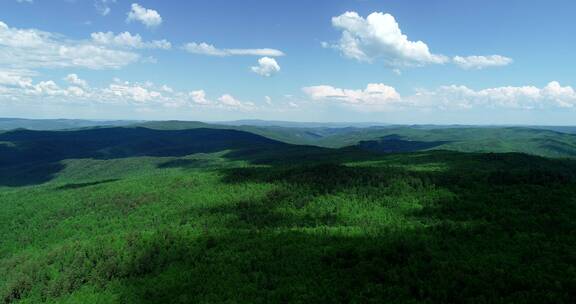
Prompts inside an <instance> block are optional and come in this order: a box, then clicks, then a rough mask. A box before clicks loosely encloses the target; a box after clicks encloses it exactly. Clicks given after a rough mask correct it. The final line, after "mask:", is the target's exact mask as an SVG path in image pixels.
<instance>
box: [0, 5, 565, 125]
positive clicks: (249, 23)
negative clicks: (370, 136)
mask: <svg viewBox="0 0 576 304" xmlns="http://www.w3.org/2000/svg"><path fill="white" fill-rule="evenodd" d="M575 9H576V3H575V2H574V1H559V0H552V1H513V0H510V1H495V0H486V1H455V0H454V1H452V0H444V1H435V0H427V1H422V0H421V1H416V0H402V1H400V0H398V1H393V0H388V1H377V0H348V1H344V0H342V1H335V0H332V1H323V0H317V1H304V0H302V1H255V0H253V1H232V0H229V1H223V0H210V1H160V0H139V1H125V0H2V2H0V22H1V23H0V117H33V118H62V117H63V118H91V119H158V120H161V119H185V120H203V121H218V120H234V119H255V118H256V119H268V120H294V121H377V122H390V123H409V124H411V123H443V124H445V123H464V124H564V125H571V124H574V123H575V122H576V120H575V119H574V118H575V117H576V116H575V114H576V111H575V109H574V108H576V93H575V91H574V89H573V86H574V85H576V83H574V79H573V76H572V75H573V70H574V68H573V67H574V66H576V59H575V58H574V56H573V54H574V52H575V51H576V45H575V42H574V39H573V37H576V26H575V25H576V21H574V20H573V16H572V15H573V12H574V11H575Z"/></svg>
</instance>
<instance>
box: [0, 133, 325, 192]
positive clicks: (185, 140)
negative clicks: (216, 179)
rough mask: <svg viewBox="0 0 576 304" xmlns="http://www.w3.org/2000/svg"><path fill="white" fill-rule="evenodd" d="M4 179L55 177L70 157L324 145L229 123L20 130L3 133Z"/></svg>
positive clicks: (256, 155) (267, 154) (298, 150)
mask: <svg viewBox="0 0 576 304" xmlns="http://www.w3.org/2000/svg"><path fill="white" fill-rule="evenodd" d="M0 143H2V144H0V184H2V185H24V184H37V183H40V182H44V181H47V180H50V178H51V177H52V176H53V174H54V173H56V172H58V171H60V170H61V169H62V165H61V164H60V161H62V160H65V159H86V158H91V159H115V158H127V157H138V156H153V157H170V156H185V155H189V154H194V153H213V152H219V151H229V153H228V155H227V156H228V157H229V158H233V159H242V160H248V161H265V160H266V159H269V160H273V159H277V158H279V157H280V158H281V156H282V155H284V154H285V155H287V156H289V155H292V157H296V158H298V157H299V155H302V154H306V155H308V154H310V153H311V154H314V153H315V152H318V151H320V150H323V149H321V148H316V147H300V146H291V145H288V144H285V143H282V142H278V141H274V140H271V139H268V138H265V137H262V136H259V135H255V134H251V133H248V132H243V131H237V130H226V129H206V128H197V129H185V130H153V129H147V128H140V127H137V128H98V129H87V130H76V131H30V130H15V131H10V132H6V133H3V134H0Z"/></svg>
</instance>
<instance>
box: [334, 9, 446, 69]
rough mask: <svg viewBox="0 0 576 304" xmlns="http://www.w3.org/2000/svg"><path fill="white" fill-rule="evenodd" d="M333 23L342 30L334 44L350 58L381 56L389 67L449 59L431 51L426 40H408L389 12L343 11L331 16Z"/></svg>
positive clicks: (363, 59) (360, 59)
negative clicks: (340, 13) (361, 12)
mask: <svg viewBox="0 0 576 304" xmlns="http://www.w3.org/2000/svg"><path fill="white" fill-rule="evenodd" d="M332 25H333V26H334V27H335V28H337V29H339V30H341V31H342V35H341V37H340V41H339V42H338V43H337V44H336V45H335V47H336V48H337V49H339V50H340V51H341V52H342V54H344V56H346V57H349V58H353V59H356V60H359V61H367V62H371V61H373V60H375V59H382V60H384V62H385V63H386V64H388V65H389V66H392V67H405V66H421V65H425V64H431V63H445V62H447V61H448V58H447V57H446V56H443V55H437V54H433V53H431V52H430V49H429V48H428V45H426V43H424V42H422V41H410V40H409V39H408V37H407V36H406V35H405V34H403V33H402V31H401V30H400V26H399V25H398V22H396V19H395V18H394V16H392V15H390V14H384V13H378V12H374V13H372V14H370V15H368V17H366V18H364V17H362V16H360V15H358V13H356V12H346V13H344V14H342V15H340V16H337V17H333V18H332Z"/></svg>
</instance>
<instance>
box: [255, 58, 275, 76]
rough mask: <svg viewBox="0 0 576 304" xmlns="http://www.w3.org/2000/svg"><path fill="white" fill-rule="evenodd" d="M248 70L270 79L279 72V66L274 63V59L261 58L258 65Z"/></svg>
mask: <svg viewBox="0 0 576 304" xmlns="http://www.w3.org/2000/svg"><path fill="white" fill-rule="evenodd" d="M250 69H251V70H252V72H254V73H256V74H258V75H260V76H264V77H270V76H272V75H274V74H276V73H278V72H280V65H278V62H276V60H275V59H274V58H270V57H262V58H260V59H258V65H257V66H253V67H251V68H250Z"/></svg>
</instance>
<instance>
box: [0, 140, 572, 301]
mask: <svg viewBox="0 0 576 304" xmlns="http://www.w3.org/2000/svg"><path fill="white" fill-rule="evenodd" d="M58 164H59V165H60V166H62V168H61V169H60V170H59V171H57V173H55V174H54V175H53V176H51V178H50V179H47V180H45V181H42V182H38V183H36V185H31V186H23V185H18V186H15V185H11V186H10V185H9V187H8V186H5V187H3V188H0V205H1V206H2V208H1V209H0V223H2V224H1V225H0V235H1V236H2V237H1V238H0V274H2V275H0V300H1V301H3V302H4V303H39V302H46V303H219V302H226V303H270V302H281V303H288V302H289V303H317V302H320V303H439V302H440V303H442V302H443V303H574V302H575V301H576V254H575V252H576V199H575V198H576V176H575V174H576V164H575V163H574V162H573V161H569V160H555V159H545V158H540V157H534V156H528V155H524V154H491V153H489V154H467V153H457V152H442V151H436V152H419V153H406V154H388V155H373V154H365V153H362V152H359V151H357V150H354V149H348V150H340V151H328V152H327V151H324V150H316V149H314V150H307V148H305V147H291V148H290V147H285V148H283V149H279V150H278V151H276V152H274V151H272V150H268V151H265V153H256V152H254V151H252V150H250V149H248V150H246V149H244V150H237V151H228V152H220V153H209V154H193V155H190V156H186V157H180V156H179V155H175V156H161V157H159V156H154V155H152V156H150V155H148V156H138V157H126V158H121V157H118V158H113V159H76V160H63V161H60V162H58ZM32 172H33V171H32ZM4 185H7V184H4Z"/></svg>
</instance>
